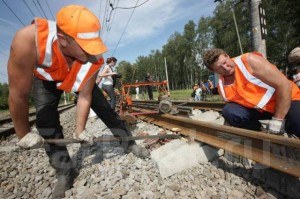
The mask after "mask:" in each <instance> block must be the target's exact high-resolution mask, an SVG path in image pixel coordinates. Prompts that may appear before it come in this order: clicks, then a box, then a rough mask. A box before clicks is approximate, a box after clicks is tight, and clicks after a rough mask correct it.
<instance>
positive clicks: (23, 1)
mask: <svg viewBox="0 0 300 199" xmlns="http://www.w3.org/2000/svg"><path fill="white" fill-rule="evenodd" d="M23 3H24V4H25V6H26V8H27V9H28V10H29V11H30V13H31V15H32V17H35V16H34V14H33V11H32V10H31V8H30V7H29V6H28V4H27V2H26V1H25V0H23Z"/></svg>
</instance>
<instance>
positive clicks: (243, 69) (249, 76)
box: [219, 56, 275, 109]
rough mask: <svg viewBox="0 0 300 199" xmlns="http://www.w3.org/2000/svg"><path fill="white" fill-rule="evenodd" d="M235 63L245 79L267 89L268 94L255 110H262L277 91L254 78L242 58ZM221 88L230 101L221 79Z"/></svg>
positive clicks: (266, 93) (239, 57)
mask: <svg viewBox="0 0 300 199" xmlns="http://www.w3.org/2000/svg"><path fill="white" fill-rule="evenodd" d="M234 62H235V63H236V64H237V66H238V67H239V69H240V71H241V72H242V74H243V75H244V77H245V78H246V79H247V80H248V81H249V82H251V83H252V84H254V85H256V86H259V87H262V88H265V89H266V92H265V94H264V96H263V97H262V98H261V99H260V101H259V102H258V104H256V106H255V108H260V109H262V108H263V107H264V106H265V105H266V104H267V103H268V102H269V101H270V99H271V97H272V96H273V94H274V92H275V89H274V88H273V87H271V86H269V85H267V84H265V83H264V82H262V81H261V80H259V79H258V78H256V77H254V76H253V75H252V74H251V73H249V71H248V70H247V68H246V66H245V65H244V63H243V61H242V58H241V56H238V57H236V58H234ZM219 88H220V91H221V94H222V96H223V98H224V100H225V101H228V100H227V98H226V94H225V91H224V87H223V82H222V80H221V79H219Z"/></svg>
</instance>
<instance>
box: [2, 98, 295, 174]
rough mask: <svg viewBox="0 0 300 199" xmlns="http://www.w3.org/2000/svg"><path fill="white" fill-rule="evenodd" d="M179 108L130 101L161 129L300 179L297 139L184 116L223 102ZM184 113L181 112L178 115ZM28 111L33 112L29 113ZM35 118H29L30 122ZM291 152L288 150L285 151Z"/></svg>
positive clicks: (218, 106) (181, 103)
mask: <svg viewBox="0 0 300 199" xmlns="http://www.w3.org/2000/svg"><path fill="white" fill-rule="evenodd" d="M173 103H174V104H176V105H177V106H178V108H179V109H180V111H179V116H174V115H170V114H147V115H144V114H143V112H149V111H152V112H153V110H155V109H157V106H158V102H156V101H134V103H133V108H134V109H133V110H134V111H135V112H136V113H138V112H140V113H141V114H136V117H138V118H139V119H141V120H143V121H146V122H149V123H152V124H155V125H158V126H161V127H163V128H165V129H170V130H172V129H174V128H177V129H180V134H181V135H182V136H187V137H189V138H191V139H194V140H196V141H199V142H203V143H206V144H208V145H211V146H214V147H217V148H221V149H224V150H225V151H228V152H231V153H233V154H236V155H239V156H242V157H245V158H248V159H251V160H253V161H255V162H258V163H261V164H263V165H265V166H268V167H270V168H272V169H275V170H278V171H280V172H283V173H286V174H289V175H291V176H295V177H297V178H300V159H299V155H295V156H293V155H289V154H297V153H298V154H299V152H300V140H299V139H293V138H288V137H284V136H278V135H272V134H267V133H264V132H256V131H250V130H245V129H240V128H235V127H230V126H224V125H218V124H214V123H211V122H201V121H196V120H191V119H188V118H187V117H181V116H188V115H189V114H191V112H192V110H193V109H201V110H214V111H221V110H222V108H223V106H224V103H212V102H185V101H175V102H173ZM72 107H74V105H73V104H71V105H66V106H61V107H60V109H59V110H60V111H64V110H67V109H70V108H72ZM181 112H185V114H180V113H181ZM31 114H34V112H32V113H31ZM4 121H5V122H6V123H9V122H10V121H9V118H4V119H1V125H2V126H5V122H4ZM34 121H35V118H34V117H33V118H32V119H31V120H30V123H31V124H33V123H34ZM12 133H14V128H13V126H12V125H11V126H8V127H7V126H6V127H2V128H1V129H0V135H1V137H2V138H3V137H4V138H5V137H7V136H8V135H11V134H12ZM289 152H292V153H289Z"/></svg>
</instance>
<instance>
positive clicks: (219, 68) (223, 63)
mask: <svg viewBox="0 0 300 199" xmlns="http://www.w3.org/2000/svg"><path fill="white" fill-rule="evenodd" d="M212 69H213V71H214V72H216V73H218V74H219V75H221V76H224V77H225V76H230V75H232V74H233V73H234V62H233V61H232V60H231V59H230V57H229V56H227V55H220V56H219V59H218V60H217V61H216V62H215V63H213V65H212Z"/></svg>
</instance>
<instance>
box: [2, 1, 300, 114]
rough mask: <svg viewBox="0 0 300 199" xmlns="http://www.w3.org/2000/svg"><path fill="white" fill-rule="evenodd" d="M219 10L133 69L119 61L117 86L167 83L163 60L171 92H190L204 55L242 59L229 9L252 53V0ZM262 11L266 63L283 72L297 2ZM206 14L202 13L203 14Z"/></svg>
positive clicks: (298, 27)
mask: <svg viewBox="0 0 300 199" xmlns="http://www.w3.org/2000/svg"><path fill="white" fill-rule="evenodd" d="M215 1H216V3H217V4H218V5H217V7H216V9H215V10H214V13H213V15H212V16H211V17H199V20H198V21H197V22H195V21H192V20H190V21H188V22H187V23H186V24H185V26H184V31H183V32H182V33H179V32H175V33H173V34H172V35H170V37H169V39H168V41H167V43H166V44H165V45H164V46H163V47H162V49H161V50H157V49H153V50H152V51H151V53H150V54H149V55H147V56H139V57H138V58H137V59H136V62H135V63H130V62H128V61H126V60H123V61H120V62H119V64H118V67H117V71H118V73H120V74H122V79H121V81H122V82H124V83H133V82H135V80H138V81H140V82H142V81H144V79H145V76H146V74H147V73H148V72H149V73H150V74H151V76H152V79H153V80H154V81H162V80H166V73H165V60H166V65H167V70H168V79H169V85H170V90H180V89H191V86H192V85H193V84H194V83H198V82H199V81H205V80H206V79H207V78H208V77H209V75H212V73H211V72H209V71H207V70H206V69H205V67H204V65H203V63H202V57H201V55H202V53H203V52H204V51H205V50H206V49H209V48H211V47H217V48H222V49H224V50H225V51H227V53H228V54H229V55H230V56H231V57H235V56H238V55H240V54H241V52H240V46H239V42H238V37H237V33H236V29H235V24H234V20H233V14H232V11H231V8H233V10H234V13H235V17H236V23H237V26H238V30H239V36H240V40H241V45H242V49H243V52H251V51H253V47H252V42H251V36H252V35H251V20H250V19H251V17H250V0H236V1H233V0H225V1H224V0H215ZM262 6H263V7H264V9H265V11H266V22H267V31H268V36H267V38H266V49H267V58H268V60H269V61H270V62H272V63H274V64H275V65H276V66H277V67H278V68H279V69H281V70H282V71H286V68H287V67H288V66H289V65H288V62H287V55H288V53H289V52H290V51H291V50H292V49H293V48H295V47H296V46H300V3H299V0H262ZM203 9H205V8H203ZM7 101H8V84H7V83H4V84H1V83H0V110H1V109H2V110H3V109H7V108H8V103H7Z"/></svg>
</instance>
